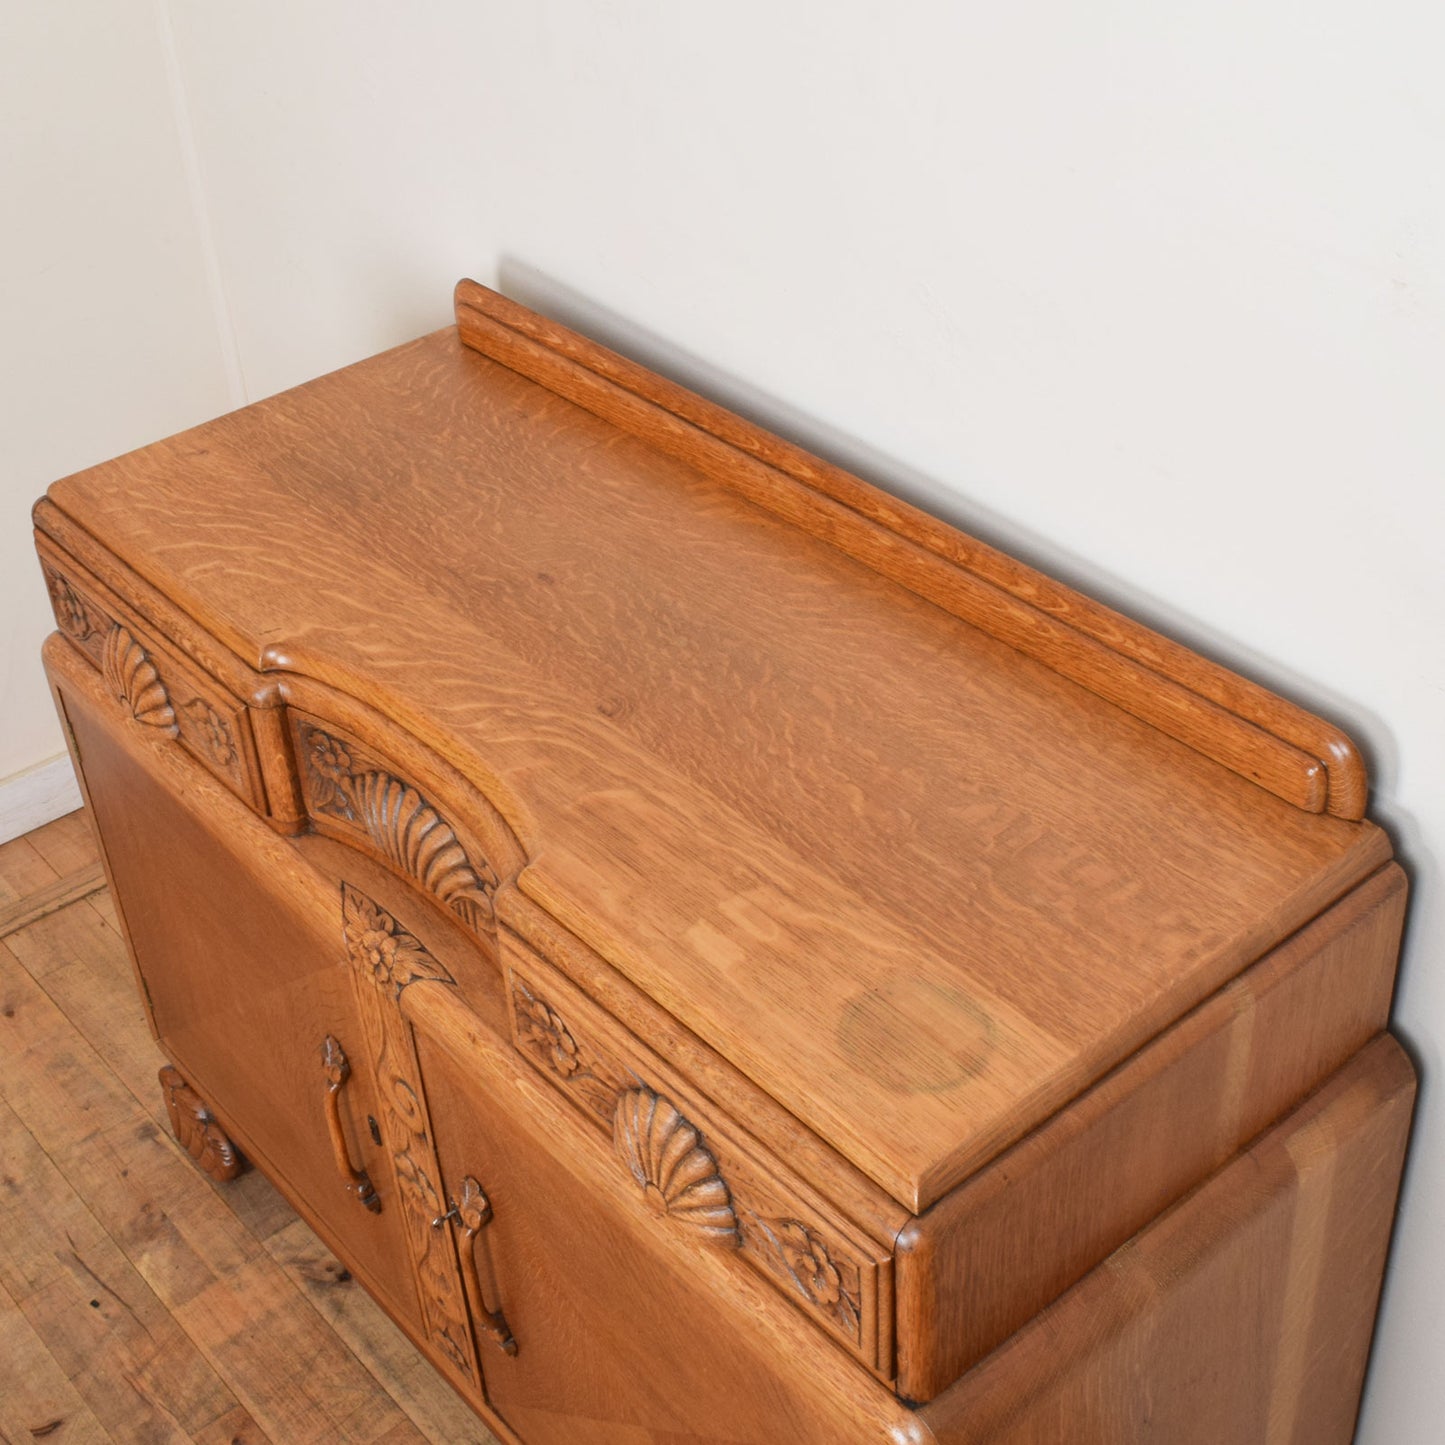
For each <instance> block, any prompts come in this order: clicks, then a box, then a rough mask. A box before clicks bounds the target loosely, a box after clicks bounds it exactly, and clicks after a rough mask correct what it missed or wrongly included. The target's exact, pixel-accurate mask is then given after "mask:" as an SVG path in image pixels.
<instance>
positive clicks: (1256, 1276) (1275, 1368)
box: [920, 1035, 1415, 1445]
mask: <svg viewBox="0 0 1445 1445" xmlns="http://www.w3.org/2000/svg"><path fill="white" fill-rule="evenodd" d="M1414 1096H1415V1075H1414V1070H1413V1069H1412V1068H1411V1065H1410V1062H1409V1060H1408V1059H1407V1058H1406V1057H1405V1054H1404V1051H1403V1050H1402V1049H1401V1048H1400V1046H1399V1045H1398V1044H1397V1043H1396V1042H1395V1041H1394V1040H1393V1039H1392V1038H1390V1037H1389V1036H1388V1035H1382V1036H1381V1037H1380V1038H1378V1039H1376V1040H1375V1042H1373V1043H1372V1044H1370V1045H1369V1046H1368V1047H1366V1048H1365V1049H1363V1050H1362V1051H1361V1052H1360V1053H1359V1054H1358V1055H1356V1057H1355V1058H1354V1059H1353V1060H1352V1061H1351V1062H1350V1063H1349V1064H1347V1065H1346V1066H1345V1067H1344V1068H1343V1069H1341V1070H1340V1071H1339V1073H1337V1074H1336V1075H1334V1076H1333V1077H1332V1078H1331V1079H1330V1081H1329V1082H1328V1083H1327V1084H1326V1085H1325V1086H1324V1087H1323V1088H1321V1089H1320V1091H1319V1092H1318V1093H1316V1094H1314V1095H1313V1096H1312V1097H1311V1098H1310V1099H1309V1100H1308V1101H1306V1103H1305V1104H1303V1105H1302V1106H1301V1107H1300V1108H1299V1109H1298V1110H1296V1111H1295V1112H1294V1113H1293V1114H1292V1115H1290V1116H1289V1118H1287V1119H1286V1120H1285V1121H1284V1122H1283V1123H1281V1124H1280V1125H1279V1126H1278V1127H1277V1128H1275V1129H1273V1130H1271V1131H1270V1132H1269V1133H1268V1134H1267V1135H1265V1136H1264V1137H1263V1138H1262V1139H1261V1140H1260V1141H1259V1142H1258V1143H1257V1144H1255V1145H1254V1146H1253V1147H1252V1148H1251V1149H1250V1150H1249V1151H1248V1153H1247V1154H1245V1155H1243V1156H1242V1157H1241V1158H1240V1159H1239V1160H1237V1161H1235V1162H1234V1163H1232V1164H1231V1165H1229V1166H1227V1167H1226V1168H1225V1169H1223V1170H1221V1171H1220V1172H1219V1174H1217V1175H1215V1176H1214V1178H1212V1179H1211V1180H1210V1181H1209V1182H1208V1183H1207V1184H1205V1185H1204V1186H1203V1187H1202V1188H1201V1189H1200V1190H1199V1191H1198V1192H1196V1193H1195V1194H1192V1195H1190V1196H1189V1197H1188V1199H1186V1200H1185V1201H1184V1202H1183V1203H1181V1204H1180V1205H1179V1206H1177V1207H1176V1208H1175V1209H1173V1210H1171V1211H1170V1212H1169V1213H1167V1214H1165V1215H1164V1216H1162V1217H1161V1218H1160V1219H1159V1220H1158V1221H1156V1222H1155V1223H1154V1224H1152V1225H1151V1226H1150V1227H1149V1228H1148V1229H1146V1230H1144V1231H1143V1232H1142V1233H1141V1234H1140V1235H1138V1236H1137V1237H1136V1238H1135V1239H1133V1240H1132V1241H1130V1243H1129V1244H1128V1245H1127V1246H1126V1247H1124V1248H1123V1249H1121V1250H1119V1251H1118V1252H1117V1253H1116V1254H1115V1255H1113V1256H1111V1258H1110V1259H1109V1260H1108V1261H1107V1262H1106V1263H1105V1264H1103V1265H1101V1266H1100V1267H1099V1268H1098V1269H1096V1270H1095V1271H1094V1272H1093V1273H1092V1274H1090V1275H1089V1276H1088V1277H1087V1278H1086V1279H1085V1280H1084V1281H1083V1282H1082V1283H1081V1284H1080V1285H1079V1286H1078V1287H1077V1288H1075V1289H1074V1290H1072V1291H1070V1293H1069V1294H1067V1295H1066V1296H1065V1297H1064V1298H1063V1299H1062V1300H1060V1301H1059V1302H1058V1303H1057V1304H1055V1305H1054V1306H1052V1307H1051V1308H1049V1309H1047V1310H1045V1311H1044V1312H1043V1313H1042V1314H1041V1315H1039V1316H1038V1317H1037V1318H1035V1319H1034V1320H1032V1321H1030V1323H1029V1324H1028V1325H1026V1326H1025V1327H1024V1328H1023V1329H1022V1330H1020V1331H1019V1332H1018V1334H1016V1335H1014V1336H1013V1337H1012V1338H1011V1339H1010V1340H1009V1341H1008V1342H1007V1343H1006V1344H1005V1345H1003V1346H1002V1347H1001V1348H1000V1349H998V1350H996V1351H995V1352H994V1353H993V1354H992V1355H990V1356H989V1357H988V1359H987V1360H985V1361H984V1362H983V1363H982V1364H981V1365H979V1366H978V1367H977V1368H976V1369H975V1370H974V1371H972V1373H970V1374H968V1375H966V1376H965V1377H964V1378H963V1379H962V1380H960V1381H958V1383H957V1384H955V1385H954V1386H953V1387H952V1388H951V1389H950V1390H948V1391H947V1392H946V1393H945V1394H944V1395H942V1396H940V1397H939V1398H938V1399H937V1400H935V1401H934V1402H933V1403H932V1404H930V1405H928V1406H925V1407H924V1409H923V1410H922V1411H921V1412H920V1415H921V1418H922V1420H924V1421H926V1422H927V1423H928V1425H929V1426H930V1427H931V1428H932V1430H933V1432H934V1435H935V1436H936V1438H937V1440H938V1441H939V1442H940V1445H1058V1442H1060V1441H1063V1440H1067V1441H1068V1442H1069V1445H1146V1442H1153V1441H1168V1442H1170V1445H1245V1442H1251V1445H1252V1442H1264V1441H1267V1442H1269V1445H1348V1442H1349V1441H1350V1440H1351V1438H1352V1437H1353V1435H1354V1429H1355V1419H1356V1414H1357V1412H1358V1408H1359V1399H1360V1391H1361V1385H1362V1382H1363V1379H1364V1373H1365V1365H1366V1362H1367V1359H1368V1355H1369V1349H1370V1336H1371V1332H1372V1329H1373V1325H1374V1317H1375V1307H1376V1304H1377V1302H1378V1299H1379V1292H1380V1282H1381V1278H1382V1275H1383V1272H1384V1266H1385V1256H1386V1252H1387V1249H1388V1246H1389V1239H1390V1224H1391V1220H1392V1218H1393V1215H1394V1211H1395V1199H1396V1194H1397V1191H1398V1188H1399V1181H1400V1170H1401V1166H1402V1163H1403V1160H1404V1152H1405V1142H1406V1136H1407V1134H1408V1131H1409V1125H1410V1115H1411V1109H1412V1106H1413V1101H1414Z"/></svg>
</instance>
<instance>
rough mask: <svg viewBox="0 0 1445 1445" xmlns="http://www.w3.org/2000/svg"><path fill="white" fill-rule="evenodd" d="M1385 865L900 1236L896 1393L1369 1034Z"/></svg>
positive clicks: (1379, 985)
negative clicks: (897, 1389) (897, 1388)
mask: <svg viewBox="0 0 1445 1445" xmlns="http://www.w3.org/2000/svg"><path fill="white" fill-rule="evenodd" d="M1405 893H1406V886H1405V878H1404V874H1403V873H1402V872H1401V871H1400V869H1399V868H1397V867H1395V866H1394V865H1391V866H1389V867H1387V868H1385V869H1382V870H1381V871H1380V872H1379V873H1378V874H1376V875H1375V876H1374V877H1373V878H1371V879H1369V880H1368V881H1367V882H1366V883H1364V884H1362V885H1361V886H1360V887H1359V888H1357V889H1355V890H1354V891H1353V892H1352V893H1351V894H1349V895H1348V896H1347V897H1346V898H1344V899H1343V900H1341V902H1340V903H1338V904H1336V905H1335V907H1334V908H1332V909H1330V910H1329V911H1328V912H1327V913H1325V914H1323V915H1322V916H1321V917H1320V918H1318V919H1316V920H1315V922H1313V923H1312V924H1310V925H1309V926H1308V927H1307V928H1305V929H1303V930H1301V932H1300V933H1298V934H1296V935H1295V936H1294V937H1293V938H1291V939H1289V940H1287V941H1286V942H1285V943H1283V944H1281V945H1280V947H1279V948H1277V949H1275V950H1274V951H1273V952H1271V953H1270V954H1268V955H1267V956H1266V957H1265V958H1264V959H1262V960H1261V961H1260V962H1259V963H1258V964H1256V965H1255V966H1254V967H1253V968H1251V969H1249V970H1248V971H1247V972H1245V973H1244V974H1242V975H1241V976H1240V977H1239V978H1238V979H1236V980H1235V981H1234V982H1233V983H1231V984H1230V985H1228V987H1226V988H1225V989H1223V990H1221V991H1220V992H1219V993H1218V994H1217V995H1215V997H1213V998H1211V999H1209V1000H1207V1001H1206V1002H1205V1003H1203V1004H1201V1005H1200V1006H1199V1008H1197V1009H1196V1010H1194V1012H1193V1013H1191V1014H1190V1015H1189V1016H1188V1017H1187V1018H1185V1019H1183V1020H1181V1021H1180V1023H1178V1024H1177V1025H1175V1027H1174V1028H1172V1029H1170V1030H1168V1031H1166V1032H1165V1033H1164V1034H1162V1035H1160V1037H1159V1038H1158V1039H1156V1040H1155V1041H1154V1042H1153V1043H1152V1044H1150V1045H1149V1046H1148V1047H1147V1048H1145V1049H1142V1050H1140V1052H1139V1053H1138V1054H1136V1055H1135V1056H1134V1058H1133V1059H1131V1060H1130V1061H1129V1062H1128V1063H1127V1064H1125V1065H1124V1066H1123V1067H1121V1068H1120V1069H1117V1070H1116V1071H1115V1072H1114V1073H1113V1074H1111V1075H1110V1076H1109V1078H1108V1079H1106V1080H1104V1081H1103V1082H1102V1083H1100V1084H1099V1085H1097V1086H1096V1087H1095V1088H1094V1089H1092V1090H1090V1091H1089V1092H1088V1093H1087V1094H1085V1095H1083V1096H1082V1097H1081V1098H1079V1099H1077V1100H1075V1101H1074V1103H1073V1104H1072V1105H1071V1106H1070V1108H1069V1109H1067V1110H1065V1111H1064V1112H1063V1113H1061V1114H1059V1115H1057V1116H1056V1117H1055V1118H1054V1119H1052V1120H1050V1121H1049V1123H1047V1124H1045V1125H1044V1126H1043V1127H1042V1128H1041V1129H1039V1130H1037V1131H1036V1132H1035V1133H1034V1134H1033V1135H1031V1136H1030V1137H1029V1138H1028V1139H1025V1140H1024V1141H1022V1142H1021V1143H1020V1144H1018V1145H1017V1146H1016V1147H1015V1148H1014V1149H1012V1150H1010V1151H1009V1153H1007V1154H1005V1155H1004V1156H1003V1158H1002V1159H1000V1160H999V1161H998V1163H997V1165H996V1166H995V1167H994V1168H991V1169H988V1170H985V1171H984V1172H983V1173H981V1174H979V1175H978V1176H976V1177H975V1178H974V1179H972V1180H970V1181H968V1182H967V1183H965V1184H963V1185H961V1186H960V1187H959V1188H957V1189H955V1190H954V1191H953V1192H952V1193H950V1194H949V1195H947V1196H945V1198H944V1199H942V1200H940V1201H939V1203H938V1204H936V1205H935V1206H934V1207H933V1208H932V1209H931V1210H929V1211H928V1212H927V1213H925V1214H924V1215H922V1216H921V1217H920V1218H917V1219H915V1220H912V1221H910V1222H909V1224H908V1226H907V1227H906V1228H905V1229H904V1230H903V1231H902V1233H901V1234H900V1235H899V1238H898V1246H897V1247H898V1253H897V1260H896V1268H897V1288H898V1387H899V1390H900V1392H901V1393H902V1394H903V1395H904V1396H905V1397H907V1398H909V1399H914V1400H929V1399H932V1398H933V1397H934V1396H935V1395H936V1394H938V1393H939V1391H940V1390H942V1389H944V1388H945V1387H946V1386H947V1385H949V1384H950V1383H951V1382H952V1381H953V1380H955V1379H956V1378H957V1377H958V1376H959V1374H960V1373H961V1372H962V1371H963V1370H964V1369H965V1368H967V1367H968V1366H970V1365H972V1364H974V1363H976V1362H977V1361H978V1360H980V1359H981V1358H982V1357H983V1356H984V1355H986V1354H987V1353H988V1352H989V1351H990V1350H992V1349H993V1348H994V1347H995V1346H997V1345H999V1344H1001V1343H1002V1342H1003V1341H1004V1340H1005V1339H1006V1338H1007V1337H1008V1336H1009V1335H1011V1334H1013V1332H1014V1331H1015V1330H1016V1329H1018V1328H1019V1327H1020V1326H1021V1325H1023V1324H1025V1323H1026V1322H1027V1321H1028V1320H1029V1319H1031V1318H1032V1317H1033V1316H1034V1314H1035V1313H1036V1312H1037V1311H1038V1310H1040V1309H1041V1308H1043V1306H1044V1305H1046V1304H1048V1303H1050V1302H1051V1301H1052V1300H1054V1299H1056V1298H1057V1297H1058V1296H1059V1295H1060V1294H1061V1293H1063V1291H1064V1290H1065V1289H1066V1288H1068V1286H1070V1285H1071V1284H1073V1283H1074V1282H1075V1281H1076V1280H1077V1279H1079V1278H1080V1277H1082V1276H1083V1275H1084V1274H1085V1273H1086V1272H1087V1271H1088V1270H1089V1269H1091V1268H1092V1267H1093V1266H1094V1265H1095V1264H1097V1263H1098V1262H1099V1261H1100V1260H1101V1259H1103V1258H1104V1257H1105V1255H1107V1254H1109V1253H1110V1252H1111V1251H1112V1250H1114V1249H1115V1248H1117V1247H1118V1246H1119V1245H1121V1244H1122V1243H1123V1242H1124V1241H1125V1240H1126V1239H1127V1238H1128V1237H1129V1236H1130V1235H1132V1234H1133V1233H1134V1232H1135V1231H1136V1230H1138V1229H1140V1228H1142V1227H1143V1226H1144V1225H1145V1224H1146V1223H1148V1221H1149V1220H1151V1219H1153V1218H1154V1217H1155V1216H1156V1215H1158V1214H1159V1213H1160V1212H1161V1211H1162V1210H1164V1209H1165V1208H1167V1207H1168V1206H1169V1205H1170V1204H1172V1203H1173V1202H1174V1201H1175V1200H1176V1199H1178V1198H1179V1197H1180V1196H1181V1195H1182V1194H1183V1193H1185V1192H1186V1191H1187V1190H1189V1189H1191V1188H1193V1187H1194V1186H1195V1185H1197V1184H1198V1183H1199V1181H1200V1180H1202V1179H1203V1178H1205V1177H1206V1176H1207V1175H1208V1174H1209V1173H1210V1172H1211V1171H1212V1170H1214V1169H1217V1168H1218V1167H1219V1166H1220V1165H1222V1164H1223V1163H1225V1161H1227V1160H1228V1159H1230V1158H1232V1157H1233V1156H1234V1155H1235V1154H1236V1153H1237V1152H1238V1151H1239V1150H1240V1149H1242V1148H1244V1147H1245V1146H1246V1145H1247V1144H1248V1143H1249V1141H1250V1140H1252V1139H1253V1138H1254V1137H1255V1136H1256V1135H1257V1134H1259V1133H1260V1132H1261V1131H1262V1130H1263V1129H1265V1128H1266V1127H1268V1125H1269V1124H1271V1123H1272V1122H1273V1121H1274V1120H1275V1119H1276V1118H1277V1117H1278V1116H1279V1115H1280V1114H1281V1113H1283V1112H1284V1111H1285V1110H1286V1109H1287V1108H1289V1106H1290V1105H1291V1104H1293V1103H1294V1102H1295V1101H1296V1100H1298V1099H1300V1098H1301V1097H1303V1096H1304V1095H1305V1094H1307V1093H1308V1092H1309V1091H1310V1090H1311V1089H1313V1088H1314V1087H1316V1086H1317V1085H1318V1084H1319V1083H1320V1082H1321V1081H1322V1080H1323V1079H1325V1078H1327V1077H1328V1076H1329V1075H1330V1074H1332V1073H1333V1072H1334V1071H1335V1070H1336V1069H1338V1068H1340V1067H1341V1066H1342V1065H1344V1064H1345V1063H1346V1062H1347V1061H1348V1060H1349V1059H1350V1058H1351V1057H1352V1056H1353V1055H1354V1054H1355V1053H1356V1051H1357V1050H1359V1049H1361V1048H1363V1047H1364V1046H1365V1045H1366V1044H1367V1043H1368V1042H1369V1041H1370V1040H1371V1039H1373V1038H1374V1037H1375V1036H1376V1035H1377V1034H1378V1033H1379V1032H1380V1031H1381V1030H1382V1029H1383V1028H1384V1027H1385V1023H1386V1020H1387V1018H1388V1016H1389V1010H1390V1000H1391V996H1392V994H1393V991H1394V979H1395V959H1396V954H1397V953H1398V950H1399V940H1400V929H1401V925H1402V922H1403V915H1404V908H1405Z"/></svg>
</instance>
